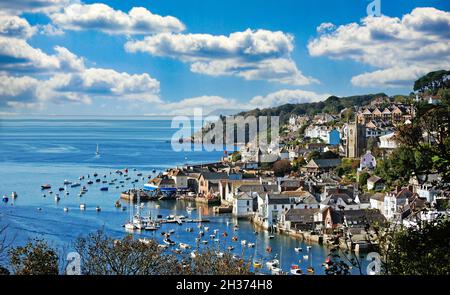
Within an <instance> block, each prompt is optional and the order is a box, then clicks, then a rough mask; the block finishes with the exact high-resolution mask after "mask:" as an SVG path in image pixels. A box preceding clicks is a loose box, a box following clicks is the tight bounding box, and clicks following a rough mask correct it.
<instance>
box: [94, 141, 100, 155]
mask: <svg viewBox="0 0 450 295" xmlns="http://www.w3.org/2000/svg"><path fill="white" fill-rule="evenodd" d="M95 155H96V156H100V149H99V147H98V144H97V150H96V151H95Z"/></svg>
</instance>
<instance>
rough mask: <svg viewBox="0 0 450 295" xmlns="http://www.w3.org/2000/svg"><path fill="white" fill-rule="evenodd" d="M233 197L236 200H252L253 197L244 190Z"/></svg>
mask: <svg viewBox="0 0 450 295" xmlns="http://www.w3.org/2000/svg"><path fill="white" fill-rule="evenodd" d="M234 198H235V199H238V200H253V197H252V196H251V195H250V194H249V193H246V192H242V193H238V194H236V195H234Z"/></svg>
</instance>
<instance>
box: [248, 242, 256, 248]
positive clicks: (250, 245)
mask: <svg viewBox="0 0 450 295" xmlns="http://www.w3.org/2000/svg"><path fill="white" fill-rule="evenodd" d="M247 246H248V247H249V248H255V243H248V244H247Z"/></svg>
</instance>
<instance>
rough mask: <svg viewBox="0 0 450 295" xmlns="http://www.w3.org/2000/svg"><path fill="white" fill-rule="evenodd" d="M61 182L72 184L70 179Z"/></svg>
mask: <svg viewBox="0 0 450 295" xmlns="http://www.w3.org/2000/svg"><path fill="white" fill-rule="evenodd" d="M63 183H64V185H68V184H72V181H69V180H67V179H65V180H64V182H63Z"/></svg>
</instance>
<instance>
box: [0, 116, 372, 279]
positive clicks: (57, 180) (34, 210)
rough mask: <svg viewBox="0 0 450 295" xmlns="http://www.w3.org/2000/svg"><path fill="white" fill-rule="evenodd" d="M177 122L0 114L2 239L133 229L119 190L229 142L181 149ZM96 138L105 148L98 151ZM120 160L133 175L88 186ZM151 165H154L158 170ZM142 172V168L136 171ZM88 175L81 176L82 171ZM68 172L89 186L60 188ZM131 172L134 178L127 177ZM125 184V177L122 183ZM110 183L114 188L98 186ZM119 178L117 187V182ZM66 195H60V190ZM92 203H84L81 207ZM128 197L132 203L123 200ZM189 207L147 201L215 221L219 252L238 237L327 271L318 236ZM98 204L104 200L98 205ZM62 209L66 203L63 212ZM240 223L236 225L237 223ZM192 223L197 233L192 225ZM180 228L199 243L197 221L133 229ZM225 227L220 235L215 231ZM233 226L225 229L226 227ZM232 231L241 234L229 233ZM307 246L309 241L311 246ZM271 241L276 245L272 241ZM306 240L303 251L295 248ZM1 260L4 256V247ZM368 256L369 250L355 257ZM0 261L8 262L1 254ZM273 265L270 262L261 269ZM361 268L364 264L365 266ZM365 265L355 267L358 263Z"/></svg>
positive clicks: (248, 251) (182, 238)
mask: <svg viewBox="0 0 450 295" xmlns="http://www.w3.org/2000/svg"><path fill="white" fill-rule="evenodd" d="M178 130H179V129H177V128H172V127H171V120H170V119H167V118H164V119H147V118H145V119H134V118H133V119H122V118H120V119H111V118H108V119H92V118H71V117H69V118H61V117H59V118H51V119H42V118H37V119H36V118H32V119H30V118H28V119H22V118H8V119H5V118H0V194H1V195H2V196H3V195H7V196H9V197H10V196H11V193H12V192H13V191H14V192H16V193H17V195H18V197H17V198H16V199H12V198H11V197H10V198H9V200H8V202H6V203H5V202H1V204H0V226H1V227H5V226H6V231H5V233H6V236H7V237H6V238H7V240H8V241H10V242H11V246H18V245H23V244H25V243H26V242H27V241H29V240H31V239H36V238H37V239H45V240H46V241H48V243H49V244H50V246H52V247H54V248H56V249H58V250H60V251H61V252H64V253H67V252H70V251H73V249H74V243H75V241H76V240H77V238H79V237H86V236H87V235H89V234H91V233H95V232H97V231H99V230H102V231H104V232H105V233H106V234H108V235H111V236H113V237H117V238H121V237H124V236H125V235H127V234H129V233H127V232H126V231H125V229H124V228H123V225H124V223H125V222H127V220H128V219H129V216H130V213H129V208H128V210H126V211H122V210H121V209H118V208H116V207H115V202H116V201H117V200H119V196H120V193H121V192H122V191H125V190H127V189H130V188H133V187H134V188H141V187H143V185H144V183H145V182H147V181H148V178H149V177H154V176H156V175H157V174H158V173H159V172H161V171H164V170H166V169H167V168H172V167H176V166H182V165H185V164H194V163H195V164H198V163H211V162H214V161H218V160H219V159H220V158H221V157H222V156H223V154H224V152H223V151H212V152H211V151H182V152H178V151H175V150H174V149H173V148H172V136H173V135H174V134H175V132H177V131H178ZM97 145H98V148H99V155H96V150H97ZM118 169H122V170H123V169H128V171H129V176H130V177H131V180H130V181H125V182H124V183H123V184H119V181H117V182H116V183H117V184H116V185H110V186H108V184H102V183H95V182H94V184H93V185H89V186H88V185H86V182H87V181H88V178H87V177H88V175H89V177H90V179H92V178H93V174H94V173H97V174H98V175H99V177H100V178H102V180H107V181H108V182H109V181H110V180H112V179H114V178H118V176H117V175H116V174H115V173H114V172H115V171H116V170H118ZM154 170H155V171H156V172H154ZM140 173H142V174H143V175H142V176H137V174H140ZM80 176H84V177H85V179H84V180H83V181H79V177H80ZM64 180H69V181H72V182H81V185H86V186H87V187H88V192H87V193H86V194H84V195H83V196H82V197H80V196H79V191H80V187H76V188H71V187H70V185H69V186H67V187H66V189H67V191H68V193H69V194H68V195H66V194H65V193H64V192H61V193H60V192H59V191H58V189H59V188H64V187H65V186H64V184H63V182H64ZM133 180H137V181H138V182H135V183H131V182H132V181H133ZM43 184H50V185H51V186H52V191H53V194H50V193H49V191H42V190H41V185H43ZM122 185H123V186H122ZM104 186H108V189H109V190H108V191H101V190H100V188H101V187H104ZM116 186H119V187H118V188H116ZM56 193H59V194H60V198H61V199H60V201H59V202H56V201H55V194H56ZM82 203H83V204H86V210H85V211H81V210H80V209H79V207H80V204H82ZM122 205H123V206H127V205H128V204H127V203H126V202H123V201H122ZM187 206H195V204H188V203H186V202H181V201H159V202H149V203H146V204H143V207H142V208H141V212H142V213H143V214H151V215H152V216H155V215H162V216H164V217H165V216H168V215H184V216H186V217H188V218H197V217H199V214H201V215H202V217H203V218H207V219H209V220H210V223H209V224H208V225H207V226H208V227H209V232H206V233H205V237H204V238H203V240H207V241H208V244H205V245H204V244H201V246H200V247H204V248H206V247H209V248H213V249H217V251H222V252H225V251H228V250H227V248H228V247H229V246H233V247H234V250H233V251H232V252H233V254H236V255H239V256H241V257H242V256H244V257H247V258H249V257H255V258H256V259H258V260H262V261H263V262H265V261H269V260H271V259H273V258H275V257H276V258H277V259H279V260H280V263H281V268H282V269H283V270H284V271H287V272H288V271H289V270H290V268H291V266H292V265H298V266H299V267H300V268H301V269H302V270H303V271H304V272H305V273H306V268H307V267H310V266H312V267H314V269H315V273H316V274H324V269H323V267H322V264H323V262H324V261H325V259H326V258H327V257H328V255H329V252H330V251H329V249H327V248H326V247H324V246H321V245H317V244H308V243H305V242H303V241H300V240H297V239H294V238H292V237H288V236H285V235H277V234H276V235H275V238H274V239H269V233H267V232H265V231H259V230H256V229H255V228H254V227H253V225H252V224H251V223H250V222H248V221H245V220H237V219H234V218H233V217H232V216H231V215H228V214H225V215H214V214H213V212H212V208H207V207H205V206H203V207H202V206H200V205H198V206H197V210H194V211H193V212H192V213H191V214H189V213H188V212H187V211H186V207H187ZM96 207H100V208H101V211H100V212H98V211H97V210H96ZM64 208H67V209H68V211H67V212H66V211H65V210H64ZM235 225H238V229H237V230H234V227H235ZM187 227H194V229H195V230H194V233H189V232H187V231H186V228H187ZM171 229H173V230H175V233H174V234H172V236H171V239H172V240H174V241H175V242H177V243H180V242H182V243H187V244H190V245H193V246H194V245H195V237H196V236H197V235H196V234H195V233H196V232H197V231H198V230H197V228H196V226H195V225H193V224H183V225H182V226H179V225H176V224H164V225H163V226H162V228H161V229H160V230H159V231H157V232H152V233H150V232H142V233H138V232H135V233H133V235H134V236H135V237H136V238H154V239H156V240H157V241H158V242H160V243H162V240H163V237H162V235H161V234H160V232H161V231H165V232H168V231H170V230H171ZM215 229H217V230H219V235H218V236H217V237H218V238H220V242H219V243H217V242H215V241H214V239H211V238H210V237H209V235H211V234H213V231H214V230H215ZM224 232H227V233H228V237H224V236H223V235H222V234H223V233H224ZM232 236H237V237H238V239H239V240H238V241H237V242H233V241H232V240H231V237H232ZM242 240H245V241H247V242H250V243H255V245H256V246H255V248H248V247H247V246H244V245H242V243H241V241H242ZM307 246H311V248H310V250H307ZM268 247H270V248H271V249H272V252H271V253H268V252H267V251H266V249H267V248H268ZM295 247H301V248H302V249H303V251H302V252H296V251H295V250H294V248H295ZM0 256H2V257H1V259H2V260H4V261H3V263H5V262H6V259H7V256H6V255H0ZM359 258H360V260H361V262H362V264H363V265H367V263H368V262H367V261H366V260H365V259H364V256H360V257H359ZM0 264H2V263H1V262H0ZM259 271H261V272H263V273H264V272H268V270H267V269H266V267H265V265H264V267H263V268H262V269H261V270H259ZM363 272H364V270H363ZM352 273H354V274H359V270H357V269H356V268H353V269H352Z"/></svg>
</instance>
